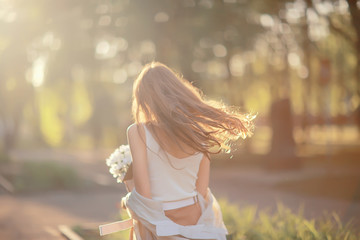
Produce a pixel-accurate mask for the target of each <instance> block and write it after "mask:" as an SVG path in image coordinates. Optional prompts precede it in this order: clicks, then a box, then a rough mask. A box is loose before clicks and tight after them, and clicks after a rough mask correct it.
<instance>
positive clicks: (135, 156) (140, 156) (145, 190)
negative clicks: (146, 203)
mask: <svg viewBox="0 0 360 240" xmlns="http://www.w3.org/2000/svg"><path fill="white" fill-rule="evenodd" d="M127 138H128V143H129V146H130V151H131V156H132V165H133V166H132V171H133V179H134V185H135V188H136V191H137V192H138V193H139V194H140V195H142V196H143V197H146V198H151V191H150V178H149V171H148V164H147V154H146V152H147V151H146V144H145V141H146V138H145V131H144V128H143V127H142V126H141V125H140V126H139V128H138V127H137V125H136V124H132V125H130V126H129V127H128V129H127Z"/></svg>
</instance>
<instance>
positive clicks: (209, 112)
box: [132, 62, 256, 154]
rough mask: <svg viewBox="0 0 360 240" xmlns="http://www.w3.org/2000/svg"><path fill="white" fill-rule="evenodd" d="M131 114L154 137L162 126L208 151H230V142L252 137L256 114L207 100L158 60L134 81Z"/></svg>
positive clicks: (170, 134)
mask: <svg viewBox="0 0 360 240" xmlns="http://www.w3.org/2000/svg"><path fill="white" fill-rule="evenodd" d="M132 114H133V117H134V120H135V123H146V124H147V125H148V126H150V128H149V130H150V131H151V132H152V133H154V134H153V135H154V136H157V135H156V132H155V131H154V127H159V128H160V129H162V130H163V131H164V132H165V134H166V135H167V136H168V137H169V139H173V140H174V141H175V142H177V143H179V142H181V143H184V144H186V145H187V146H190V147H191V148H192V149H194V150H196V151H199V152H203V153H205V154H210V153H218V152H220V151H222V150H225V151H229V150H230V143H231V141H234V140H237V139H239V138H240V137H241V138H243V139H245V138H246V137H247V136H251V135H252V133H253V129H254V124H253V119H254V118H255V117H256V115H253V114H241V113H240V112H239V111H237V110H236V109H235V108H234V107H228V106H226V105H224V104H222V103H220V102H216V101H206V100H204V98H203V94H202V93H201V91H200V90H199V89H198V88H196V87H195V86H193V85H192V84H191V83H190V82H188V81H187V80H185V79H184V78H182V77H181V76H179V75H177V74H176V73H175V72H174V71H172V70H171V69H170V68H168V67H167V66H165V65H164V64H162V63H159V62H152V63H149V64H147V65H145V66H144V68H143V69H142V71H141V73H140V74H139V76H138V78H137V79H136V80H135V82H134V85H133V99H132ZM156 138H157V140H158V143H159V144H160V146H161V147H163V146H164V144H165V143H164V142H162V141H161V140H160V139H159V138H158V137H156ZM179 146H180V145H179ZM214 148H215V150H214ZM163 149H164V148H163Z"/></svg>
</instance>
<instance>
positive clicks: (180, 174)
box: [143, 124, 203, 202]
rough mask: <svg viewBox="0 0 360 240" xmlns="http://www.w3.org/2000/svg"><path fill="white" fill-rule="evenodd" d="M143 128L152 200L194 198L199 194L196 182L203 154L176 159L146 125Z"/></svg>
mask: <svg viewBox="0 0 360 240" xmlns="http://www.w3.org/2000/svg"><path fill="white" fill-rule="evenodd" d="M143 126H144V129H145V138H146V146H147V158H148V159H147V160H148V166H149V176H150V187H151V195H152V199H154V200H159V201H163V202H164V201H165V202H166V201H177V200H182V199H185V198H190V197H194V196H195V195H196V194H197V191H196V180H197V174H198V171H199V166H200V162H201V159H202V158H203V153H201V152H198V153H195V154H194V155H191V156H188V157H185V158H176V157H174V156H172V155H171V154H169V153H168V152H166V151H165V150H163V149H162V148H161V147H160V145H159V144H158V143H157V142H156V140H155V138H154V137H153V136H152V134H151V132H150V131H149V130H148V129H147V128H146V126H145V124H143ZM170 163H171V164H170Z"/></svg>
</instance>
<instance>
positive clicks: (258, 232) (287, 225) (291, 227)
mask: <svg viewBox="0 0 360 240" xmlns="http://www.w3.org/2000/svg"><path fill="white" fill-rule="evenodd" d="M219 203H220V206H221V208H222V212H223V219H224V222H225V225H226V226H227V228H228V231H229V236H228V239H239V240H245V239H246V240H265V239H266V240H268V239H274V240H275V239H276V240H288V239H295V240H344V239H347V240H356V239H360V232H358V231H356V230H355V227H354V226H353V224H352V221H350V222H348V223H347V224H344V225H343V224H342V223H341V221H340V218H339V216H338V215H337V214H336V213H331V214H324V215H323V217H321V218H319V219H317V220H315V219H311V220H308V219H306V218H305V217H304V216H303V210H304V209H299V211H298V213H293V212H292V211H291V210H290V209H289V208H287V207H285V206H284V205H282V204H281V203H278V205H277V210H276V211H275V212H274V213H272V214H270V213H269V210H262V211H258V210H257V207H256V206H246V207H244V208H241V209H239V208H238V207H237V206H236V205H232V204H229V203H228V202H227V201H226V200H220V201H219Z"/></svg>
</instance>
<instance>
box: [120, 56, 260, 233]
mask: <svg viewBox="0 0 360 240" xmlns="http://www.w3.org/2000/svg"><path fill="white" fill-rule="evenodd" d="M132 114H133V117H134V119H135V123H134V124H132V125H131V126H129V128H128V131H127V134H128V142H129V146H130V150H131V155H132V174H133V176H132V177H133V184H134V187H132V186H131V184H130V182H129V181H127V184H128V189H129V190H130V191H131V192H129V194H128V195H127V196H126V197H125V198H124V199H123V204H124V206H125V207H126V208H127V209H128V212H129V214H130V215H131V217H132V218H133V223H134V230H135V231H134V233H133V236H134V237H136V239H226V234H227V231H226V227H225V225H224V223H223V220H222V215H221V210H220V208H219V206H218V203H217V201H216V199H215V197H214V196H213V195H212V193H211V192H210V189H209V188H208V185H209V174H210V158H209V155H210V154H211V153H214V152H215V153H218V152H220V151H221V150H225V151H227V150H229V149H230V147H229V143H230V141H232V140H237V139H238V138H239V137H242V138H246V137H247V136H250V135H251V134H252V129H253V123H252V120H253V119H254V116H251V115H242V114H239V113H237V112H236V111H230V109H229V108H228V107H226V106H224V105H220V104H219V103H216V102H212V103H209V102H206V101H205V100H204V99H203V97H202V95H201V93H200V91H199V90H198V89H197V88H196V87H194V86H193V85H191V84H190V83H189V82H188V81H186V80H184V79H183V78H182V77H180V76H178V75H176V74H175V73H174V72H173V71H172V70H171V69H170V68H168V67H167V66H165V65H163V64H161V63H158V62H152V63H150V64H147V65H146V66H145V67H144V68H143V70H142V71H141V73H140V75H139V76H138V78H137V79H136V80H135V82H134V86H133V102H132Z"/></svg>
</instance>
